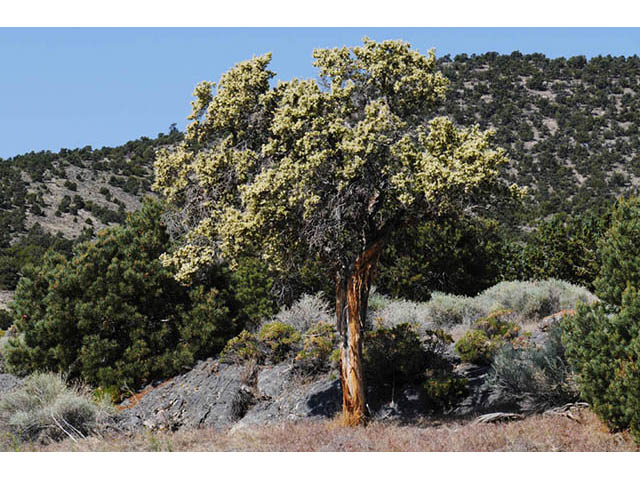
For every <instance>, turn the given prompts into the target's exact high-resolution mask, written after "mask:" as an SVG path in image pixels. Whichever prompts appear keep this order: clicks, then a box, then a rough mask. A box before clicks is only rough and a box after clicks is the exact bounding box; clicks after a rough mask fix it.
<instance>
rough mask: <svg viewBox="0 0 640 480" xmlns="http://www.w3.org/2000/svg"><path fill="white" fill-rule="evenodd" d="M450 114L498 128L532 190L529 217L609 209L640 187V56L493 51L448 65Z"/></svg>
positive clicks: (515, 172)
mask: <svg viewBox="0 0 640 480" xmlns="http://www.w3.org/2000/svg"><path fill="white" fill-rule="evenodd" d="M440 67H441V70H442V71H443V73H444V74H445V75H446V76H447V78H449V80H450V81H451V85H450V90H449V92H448V94H447V100H446V103H445V105H444V107H443V109H442V113H445V114H447V115H450V116H451V117H452V118H454V119H455V121H456V122H457V123H459V124H462V125H472V124H474V123H478V124H479V125H480V126H481V128H489V127H491V128H494V129H496V137H495V140H496V143H497V144H498V145H500V146H502V147H503V148H505V149H506V150H507V151H508V153H509V156H510V157H511V159H512V162H513V164H512V165H511V167H512V170H511V171H510V172H509V176H510V178H511V180H513V181H514V182H517V183H518V184H520V185H526V186H528V187H530V191H531V194H532V199H531V200H532V203H531V205H529V206H528V208H527V210H528V211H527V212H526V219H527V220H532V219H534V218H536V217H539V216H545V215H549V214H551V213H557V212H581V211H584V210H585V209H588V208H595V209H599V208H601V207H602V206H603V204H606V203H608V201H610V199H612V198H614V197H615V196H618V195H620V194H621V193H624V192H628V191H635V190H637V186H638V184H639V183H640V154H639V151H640V139H639V138H638V123H639V120H640V96H639V95H638V94H639V93H640V84H639V83H638V78H640V58H638V57H637V56H633V57H628V58H625V57H611V56H607V57H594V58H592V59H591V60H589V61H587V60H586V59H585V57H583V56H580V57H572V58H569V59H565V58H556V59H549V58H546V57H545V56H544V55H541V54H531V55H522V54H520V53H519V52H514V53H512V54H511V55H498V54H496V53H486V54H484V55H477V56H476V55H472V56H467V55H458V56H456V57H455V58H454V59H451V58H449V57H443V58H441V59H440Z"/></svg>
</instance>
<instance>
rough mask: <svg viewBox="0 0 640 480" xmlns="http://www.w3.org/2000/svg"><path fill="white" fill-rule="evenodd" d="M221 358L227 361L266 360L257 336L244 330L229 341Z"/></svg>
mask: <svg viewBox="0 0 640 480" xmlns="http://www.w3.org/2000/svg"><path fill="white" fill-rule="evenodd" d="M220 360H221V361H222V362H225V363H245V362H249V361H254V362H256V363H263V362H264V353H263V352H262V351H261V349H260V347H259V345H258V339H257V338H256V336H255V335H254V334H253V333H251V332H249V331H247V330H243V331H242V332H240V334H239V335H237V336H235V337H233V338H232V339H231V340H229V341H228V342H227V344H226V345H225V347H224V349H223V350H222V352H221V353H220Z"/></svg>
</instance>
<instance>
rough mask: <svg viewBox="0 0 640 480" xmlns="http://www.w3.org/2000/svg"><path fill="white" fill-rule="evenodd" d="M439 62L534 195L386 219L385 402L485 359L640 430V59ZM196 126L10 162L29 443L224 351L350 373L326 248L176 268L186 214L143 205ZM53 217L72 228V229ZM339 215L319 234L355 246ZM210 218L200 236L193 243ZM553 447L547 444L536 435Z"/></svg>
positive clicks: (0, 356) (371, 331) (16, 410)
mask: <svg viewBox="0 0 640 480" xmlns="http://www.w3.org/2000/svg"><path fill="white" fill-rule="evenodd" d="M437 65H438V66H439V68H441V70H442V72H443V75H444V76H446V77H447V78H448V79H449V81H450V82H451V83H450V85H451V88H450V90H449V93H448V94H447V96H446V97H445V98H444V99H443V100H442V102H441V103H440V104H439V106H438V107H437V108H439V110H437V109H436V110H434V112H435V111H437V112H441V113H445V114H447V115H450V116H452V117H453V119H454V120H455V124H456V125H457V126H461V127H463V126H471V125H472V124H475V123H478V124H479V125H480V127H481V128H488V127H493V128H495V129H496V136H495V140H496V145H497V146H501V147H504V148H505V149H506V151H507V152H508V154H509V156H510V158H511V159H512V164H511V167H512V168H510V169H509V170H508V171H504V172H502V173H503V174H504V176H505V178H507V179H509V180H512V181H514V182H516V183H518V184H519V185H525V186H528V187H530V190H529V194H528V196H527V197H525V199H524V202H523V205H522V208H520V209H515V208H514V209H508V210H507V209H503V210H495V209H492V208H487V209H485V210H483V211H482V212H478V211H475V212H471V213H469V212H465V213H464V214H463V213H462V212H460V211H458V212H455V211H454V210H451V211H446V212H445V211H443V212H442V213H441V214H439V215H434V216H432V217H428V218H427V217H425V218H420V217H418V216H416V217H415V218H412V220H413V221H412V225H411V228H409V229H406V230H402V229H394V230H393V231H392V232H391V233H390V234H389V236H388V238H389V240H388V244H387V246H386V247H385V249H384V250H383V251H382V252H381V256H380V262H379V265H378V269H377V277H376V278H375V282H374V284H375V285H374V289H373V291H372V293H371V295H370V297H369V300H368V307H369V309H368V314H367V316H366V318H364V319H362V320H363V327H364V331H363V333H364V335H363V336H364V342H363V359H364V363H365V368H364V372H365V375H364V379H365V385H366V388H367V390H368V392H369V393H372V397H371V398H373V399H376V400H379V401H383V402H384V403H385V404H386V403H387V402H389V405H394V401H395V399H396V397H397V394H398V392H399V391H401V390H402V389H403V388H409V387H410V388H411V389H413V390H412V391H415V392H419V394H420V395H421V397H420V398H422V399H424V402H423V405H422V407H421V408H422V410H421V413H422V414H424V415H430V414H434V413H437V414H438V415H443V414H446V413H449V412H452V411H453V410H454V409H455V408H456V407H457V406H458V405H459V403H460V402H461V401H462V400H463V399H464V398H465V396H467V395H470V394H472V393H473V392H471V389H472V388H476V387H473V386H470V385H469V382H468V379H467V378H466V377H465V376H464V375H463V374H461V373H460V372H461V371H463V370H464V368H468V367H469V365H468V364H472V365H471V368H474V369H479V370H481V371H483V372H485V375H486V384H485V385H484V387H486V393H487V394H488V395H489V398H490V401H491V402H493V406H494V408H495V409H501V410H504V411H510V412H519V413H525V414H527V415H529V414H533V413H540V412H544V411H545V410H548V409H550V408H553V407H558V406H561V405H564V404H568V403H571V402H575V401H578V400H583V401H587V402H588V403H589V404H590V406H591V408H592V409H593V411H594V412H595V413H596V414H597V415H599V416H600V417H601V418H602V419H603V420H604V421H605V422H606V424H607V425H608V426H609V427H610V428H611V429H613V430H615V431H619V430H626V429H629V431H630V433H631V435H632V437H633V438H634V439H635V440H636V441H637V442H640V395H639V394H638V392H640V376H639V372H640V347H639V345H640V330H639V328H638V325H639V321H638V319H640V294H639V293H638V288H639V287H640V227H639V225H640V200H638V199H637V198H630V199H628V200H620V201H616V200H615V199H616V197H617V196H619V195H620V194H621V193H626V192H636V191H637V187H636V185H637V183H638V179H639V178H640V170H638V168H637V164H638V160H639V157H638V154H637V153H636V151H637V150H638V147H639V146H640V143H639V142H638V140H637V137H638V135H637V133H638V131H637V127H636V126H634V125H635V124H637V123H638V120H639V118H637V117H638V111H640V106H639V105H638V98H640V97H638V93H640V90H639V89H638V85H637V82H636V80H635V78H636V76H637V73H638V72H639V71H640V62H638V59H637V58H635V57H633V58H622V57H621V58H611V57H596V58H593V59H591V60H589V61H587V60H586V59H585V58H584V57H574V58H571V59H562V58H561V59H547V58H545V57H544V56H542V55H538V54H533V55H521V54H519V53H518V52H514V53H513V54H512V55H497V54H494V53H488V54H485V55H477V56H476V55H474V56H470V57H469V56H466V55H460V56H457V57H456V58H454V59H451V58H443V59H440V60H439V61H438V64H437ZM516 87H517V88H516ZM267 107H268V105H267V106H265V108H266V109H268V108H267ZM258 117H259V116H255V118H258ZM321 117H322V116H320V117H319V118H321ZM260 118H262V117H260ZM259 121H261V122H262V121H263V120H259ZM229 128H230V127H229ZM182 139H183V135H182V134H181V133H180V132H178V131H177V130H175V128H174V127H172V129H171V131H170V134H169V135H159V136H158V138H157V139H153V140H152V139H147V138H143V139H140V140H137V141H133V142H128V143H127V144H126V145H124V146H122V147H117V148H104V149H100V150H96V151H93V150H92V149H91V148H90V147H85V148H82V149H76V150H66V149H63V150H61V151H60V152H59V153H57V154H54V153H51V152H40V153H33V152H32V153H30V154H26V155H21V156H18V157H15V158H13V159H9V160H7V161H2V162H0V177H1V178H2V182H1V184H0V289H2V290H5V289H6V290H13V289H16V288H17V290H16V297H15V301H14V302H13V303H12V304H11V305H9V306H6V308H5V306H4V305H0V368H2V369H3V371H5V372H11V373H14V374H18V375H20V376H26V377H25V379H24V380H23V384H22V386H21V387H20V388H19V389H16V390H13V391H12V392H11V393H7V394H4V393H3V397H2V400H0V423H2V425H3V428H4V429H5V430H6V432H8V433H9V434H10V435H11V436H12V438H14V437H15V438H17V439H19V440H20V441H22V440H29V441H34V440H35V441H48V440H61V439H63V438H66V437H72V438H73V440H70V441H78V440H79V439H80V438H81V437H84V436H86V435H88V434H90V433H92V432H95V431H96V430H97V429H98V428H99V426H100V425H101V424H102V422H103V421H104V420H105V419H106V418H107V417H108V415H107V413H105V412H106V411H107V410H104V409H103V407H102V406H99V405H97V404H96V403H95V402H94V401H93V400H92V399H91V398H90V396H89V389H90V388H92V389H94V392H95V393H94V396H97V397H101V398H105V399H116V400H120V399H122V398H124V397H126V396H128V395H131V394H133V393H135V392H136V391H138V390H139V389H140V388H142V387H144V386H145V385H148V384H153V383H154V382H158V381H159V380H163V379H166V378H169V377H171V376H174V375H177V374H179V373H182V372H185V371H186V370H187V369H189V368H190V367H191V366H193V365H194V363H195V362H196V361H197V360H199V359H205V358H207V357H210V356H213V357H219V358H220V360H221V361H222V362H227V363H233V364H243V365H244V366H246V367H247V368H246V370H247V372H252V371H254V370H255V369H256V368H258V367H263V368H271V367H272V366H273V365H276V364H279V363H282V362H286V363H288V364H290V365H291V367H292V371H294V372H295V375H296V376H297V377H299V378H301V379H302V380H303V381H311V380H313V379H314V378H317V377H320V376H323V375H324V376H326V377H328V378H337V377H338V376H339V372H340V368H339V365H340V364H339V362H340V359H339V348H340V344H339V341H340V340H339V336H340V332H339V331H338V328H336V307H335V303H334V301H333V295H335V293H336V287H335V284H334V283H333V278H328V277H327V276H326V274H325V272H324V271H323V269H322V268H323V266H322V258H321V257H322V255H324V253H322V254H316V253H313V255H299V252H297V251H296V252H294V254H293V255H292V256H291V258H285V260H286V261H285V262H284V263H287V262H289V264H290V265H291V266H292V268H290V269H289V270H286V269H280V271H276V270H277V269H274V268H272V267H273V265H272V264H270V262H269V261H265V260H264V259H262V258H261V257H260V256H259V255H258V254H257V253H255V252H254V250H253V249H254V248H255V247H256V244H255V242H254V241H255V239H253V238H252V239H250V240H251V241H248V242H247V245H246V246H245V247H246V248H243V250H242V252H241V254H238V255H236V256H234V258H233V259H229V258H217V257H216V258H215V261H213V262H210V264H208V265H207V267H206V268H201V267H202V265H198V268H194V271H196V270H197V272H196V275H194V276H193V277H192V278H190V279H189V282H183V283H179V282H178V281H176V280H175V278H174V275H175V273H176V271H175V269H174V268H173V267H171V266H167V265H164V266H163V264H162V263H161V261H160V256H161V254H163V253H166V252H169V253H175V252H176V251H179V250H180V248H181V247H183V246H184V245H183V244H181V243H180V240H179V239H180V235H181V234H182V233H184V232H183V231H182V230H184V228H186V227H185V223H184V219H180V218H177V215H180V212H177V213H176V212H168V211H167V210H166V209H165V207H164V206H163V204H162V203H159V202H155V201H152V200H147V201H145V202H144V203H139V202H140V198H141V197H142V196H143V195H144V194H146V193H149V191H150V185H151V181H152V168H151V165H152V162H153V160H154V159H155V156H156V150H157V149H158V148H159V147H161V146H165V147H167V152H171V151H173V150H172V149H174V148H175V147H174V146H175V145H176V144H177V143H178V142H179V141H180V140H182ZM256 142H257V143H256V144H258V143H259V141H258V140H256ZM285 143H286V142H285ZM243 148H244V147H243ZM303 157H304V158H306V157H305V156H304V155H302V154H301V158H303ZM243 158H244V157H243ZM354 158H355V157H354ZM236 173H238V172H236ZM240 173H242V172H240ZM245 173H246V172H245ZM168 178H169V180H171V181H173V178H172V177H171V176H169V177H168ZM235 178H236V177H234V179H235ZM88 181H91V182H94V183H92V184H91V185H92V187H91V188H94V190H95V191H94V192H92V194H91V192H88V191H87V190H86V188H85V183H86V182H88ZM233 181H235V180H233ZM169 183H170V182H169ZM295 185H297V184H295ZM340 188H342V187H340ZM263 193H264V192H263ZM225 198H226V197H225ZM311 200H313V199H311ZM311 200H310V201H309V202H307V204H305V208H306V207H308V206H309V205H311V204H312V203H313V202H312V201H311ZM375 201H377V200H375ZM375 201H374V203H375ZM258 203H259V202H258ZM138 207H139V208H138ZM301 208H302V207H301ZM136 209H138V210H137V211H136V212H135V213H133V214H132V215H127V212H131V211H132V210H136ZM299 213H300V212H298V211H296V215H298V214H299ZM52 216H55V217H56V219H57V220H56V219H54V220H55V221H57V222H60V225H63V224H64V225H71V224H72V223H73V224H75V226H74V227H73V228H72V229H66V230H65V229H61V230H58V231H55V229H52V227H51V225H52V223H51V219H52ZM251 218H253V217H251ZM296 218H298V217H296ZM231 223H233V222H231ZM118 224H120V225H118ZM107 225H110V228H108V229H106V230H102V227H104V226H107ZM205 226H206V225H205ZM300 231H301V230H300V229H298V230H296V232H295V233H296V235H298V234H299V232H300ZM328 231H329V230H326V231H325V230H320V229H319V230H317V232H316V236H312V237H313V238H311V240H312V241H316V240H317V238H318V237H317V236H318V235H320V234H322V235H325V234H326V235H327V236H328V238H330V240H331V241H334V240H336V241H340V242H342V243H341V244H345V241H344V239H340V238H338V236H335V235H334V233H328V234H327V233H326V232H328ZM70 232H72V233H70ZM96 232H98V233H96ZM203 232H204V233H203ZM208 232H209V230H207V231H206V232H205V231H204V230H203V231H200V232H196V234H195V236H194V237H193V238H194V239H195V242H194V246H195V248H196V249H197V248H201V247H202V245H201V244H200V243H198V242H200V241H201V240H202V237H199V236H198V235H204V234H205V233H206V234H208ZM359 234H360V233H358V235H359ZM296 235H294V236H293V237H292V238H294V243H295V242H298V241H299V238H298V237H297V236H296ZM353 238H354V239H357V238H359V237H357V236H354V237H353ZM347 243H348V242H347ZM296 245H298V244H296ZM314 248H315V247H314ZM314 252H315V250H314ZM332 260H335V259H334V258H333V257H332ZM293 267H295V268H293ZM372 278H373V277H372ZM594 287H595V290H594V293H591V290H592V289H593V288H594ZM327 299H332V300H331V301H329V300H327ZM365 303H366V302H365ZM574 311H575V312H574ZM558 312H560V313H558ZM554 314H555V315H554ZM264 366H266V367H264ZM39 372H58V373H59V374H60V375H64V377H62V376H60V375H59V374H55V375H52V374H50V373H39ZM67 379H68V380H70V381H72V382H76V381H83V382H86V383H87V384H88V385H89V386H87V387H73V386H71V387H69V386H68V384H67V383H66V380H67ZM72 385H73V384H72ZM585 415H587V416H588V415H590V414H585ZM540 418H541V417H540ZM588 418H589V421H590V422H591V424H594V425H595V424H596V423H597V422H596V420H595V419H593V418H591V417H588ZM526 421H529V420H526ZM523 424H524V423H523ZM527 425H529V424H527ZM374 428H378V427H374ZM504 429H505V431H506V430H507V429H508V427H504ZM594 431H595V430H594ZM0 433H1V432H0ZM591 433H593V432H591ZM600 433H602V432H600ZM478 435H480V433H478ZM7 438H8V437H7ZM529 438H537V437H536V435H535V433H534V432H530V437H529ZM616 438H617V437H616ZM223 443H224V442H223ZM525 443H526V442H525ZM0 444H1V442H0ZM363 444H366V442H365V443H363ZM462 444H463V445H472V444H473V445H476V446H477V444H476V443H474V442H472V441H467V442H466V443H464V442H463V443H462ZM498 444H499V443H496V445H498ZM604 444H606V445H608V447H607V448H609V447H611V448H613V447H612V446H611V445H610V444H608V443H606V442H605V443H603V444H602V445H604ZM216 445H220V443H216ZM385 445H386V444H385ZM402 445H404V446H406V444H405V443H403V444H402ZM443 445H444V444H443ZM448 445H452V444H448ZM500 445H502V446H503V447H504V444H500ZM539 445H547V446H548V445H550V444H549V443H544V441H540V442H539V443H537V444H535V445H533V444H531V445H530V444H527V449H528V448H530V449H536V448H537V446H539ZM625 445H626V444H625ZM629 445H630V444H629ZM236 446H237V445H236ZM314 448H315V447H314Z"/></svg>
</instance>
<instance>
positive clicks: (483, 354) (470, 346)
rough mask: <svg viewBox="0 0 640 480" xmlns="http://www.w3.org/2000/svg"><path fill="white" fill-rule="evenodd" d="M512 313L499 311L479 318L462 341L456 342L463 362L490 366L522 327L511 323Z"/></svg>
mask: <svg viewBox="0 0 640 480" xmlns="http://www.w3.org/2000/svg"><path fill="white" fill-rule="evenodd" d="M510 317H513V312H511V311H508V310H506V311H497V312H494V313H492V314H491V315H489V316H487V317H484V318H479V319H478V320H476V321H475V323H474V324H473V327H472V328H471V330H469V331H468V332H467V333H466V334H465V335H464V336H463V337H462V338H461V339H460V340H458V341H457V342H456V346H455V348H456V351H457V352H458V354H459V355H460V359H461V360H462V361H463V362H470V363H475V364H479V365H489V364H490V363H491V361H492V360H493V357H494V355H495V354H496V352H497V351H498V350H499V349H500V347H502V345H504V343H505V342H507V341H509V340H513V339H515V338H516V337H517V336H518V335H519V333H520V327H519V326H518V325H517V324H515V323H513V322H512V321H509V319H510Z"/></svg>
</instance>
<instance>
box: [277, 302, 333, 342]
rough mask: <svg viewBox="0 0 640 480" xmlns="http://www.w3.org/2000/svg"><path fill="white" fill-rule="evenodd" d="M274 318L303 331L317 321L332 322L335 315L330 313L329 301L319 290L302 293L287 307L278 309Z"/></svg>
mask: <svg viewBox="0 0 640 480" xmlns="http://www.w3.org/2000/svg"><path fill="white" fill-rule="evenodd" d="M275 319H276V320H277V321H278V322H282V323H285V324H287V325H290V326H292V327H293V328H295V329H296V330H297V331H298V332H305V331H307V330H309V329H310V328H311V327H313V326H314V325H316V324H318V323H321V322H323V323H332V322H334V321H335V315H334V314H332V313H331V310H330V308H329V302H327V300H326V299H325V297H324V295H323V294H322V292H320V293H317V294H315V295H309V294H306V293H305V294H303V295H302V296H301V297H300V298H299V299H298V300H296V301H295V302H294V303H293V304H292V305H291V306H290V307H289V308H286V307H285V308H283V309H282V310H280V312H278V314H277V315H276V318H275Z"/></svg>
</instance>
